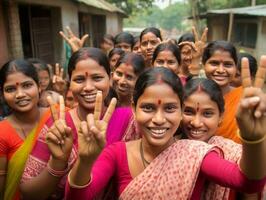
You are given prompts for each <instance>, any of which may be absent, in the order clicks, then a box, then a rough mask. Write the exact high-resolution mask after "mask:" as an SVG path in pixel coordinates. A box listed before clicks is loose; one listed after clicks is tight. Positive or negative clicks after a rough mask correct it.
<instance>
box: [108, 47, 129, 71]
mask: <svg viewBox="0 0 266 200" xmlns="http://www.w3.org/2000/svg"><path fill="white" fill-rule="evenodd" d="M124 54H125V52H124V51H123V50H122V49H120V48H113V49H112V50H111V51H110V53H109V55H108V59H109V65H110V68H111V71H112V72H113V71H114V70H115V65H116V63H117V61H118V59H119V58H120V57H121V56H122V55H124Z"/></svg>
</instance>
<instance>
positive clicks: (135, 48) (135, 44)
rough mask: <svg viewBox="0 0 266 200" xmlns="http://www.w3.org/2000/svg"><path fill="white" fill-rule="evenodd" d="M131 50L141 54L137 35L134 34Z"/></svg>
mask: <svg viewBox="0 0 266 200" xmlns="http://www.w3.org/2000/svg"><path fill="white" fill-rule="evenodd" d="M132 52H133V53H136V54H139V55H142V54H141V49H140V42H139V36H135V37H134V45H133V48H132Z"/></svg>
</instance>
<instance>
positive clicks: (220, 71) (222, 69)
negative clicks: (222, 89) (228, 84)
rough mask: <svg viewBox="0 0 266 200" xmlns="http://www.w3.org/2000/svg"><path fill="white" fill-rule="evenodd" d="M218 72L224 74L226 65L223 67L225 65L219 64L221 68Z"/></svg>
mask: <svg viewBox="0 0 266 200" xmlns="http://www.w3.org/2000/svg"><path fill="white" fill-rule="evenodd" d="M217 72H219V73H223V72H224V65H223V63H220V64H219V66H218V68H217Z"/></svg>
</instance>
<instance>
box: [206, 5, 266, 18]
mask: <svg viewBox="0 0 266 200" xmlns="http://www.w3.org/2000/svg"><path fill="white" fill-rule="evenodd" d="M229 13H234V14H239V15H251V16H266V5H259V6H249V7H242V8H228V9H222V10H208V11H207V13H205V15H209V14H229Z"/></svg>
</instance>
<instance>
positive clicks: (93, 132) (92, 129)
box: [87, 114, 105, 139]
mask: <svg viewBox="0 0 266 200" xmlns="http://www.w3.org/2000/svg"><path fill="white" fill-rule="evenodd" d="M87 125H88V129H89V135H90V137H92V136H93V137H94V138H95V137H96V138H97V139H99V138H100V137H99V135H101V133H100V131H99V129H98V128H97V127H96V125H95V120H94V116H93V115H92V114H88V115H87ZM104 138H105V136H104Z"/></svg>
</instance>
